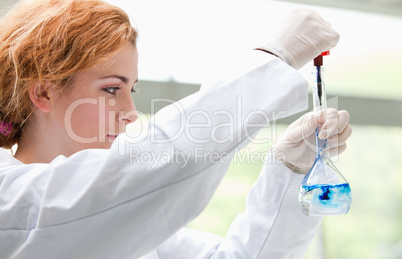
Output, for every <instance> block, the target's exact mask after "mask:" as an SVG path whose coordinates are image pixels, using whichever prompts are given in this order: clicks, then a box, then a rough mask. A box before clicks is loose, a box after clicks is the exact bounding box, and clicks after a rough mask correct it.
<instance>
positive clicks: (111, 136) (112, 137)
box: [106, 134, 117, 141]
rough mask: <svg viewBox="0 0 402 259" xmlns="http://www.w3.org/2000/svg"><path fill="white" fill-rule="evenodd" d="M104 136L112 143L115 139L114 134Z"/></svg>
mask: <svg viewBox="0 0 402 259" xmlns="http://www.w3.org/2000/svg"><path fill="white" fill-rule="evenodd" d="M106 136H107V137H108V138H109V139H111V140H112V141H113V140H115V139H116V138H117V135H114V134H107V135H106Z"/></svg>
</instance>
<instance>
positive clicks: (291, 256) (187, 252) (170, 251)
mask: <svg viewBox="0 0 402 259" xmlns="http://www.w3.org/2000/svg"><path fill="white" fill-rule="evenodd" d="M268 162H269V163H266V164H265V165H264V167H263V169H262V171H261V173H260V176H259V178H258V180H257V182H256V183H255V184H254V185H253V187H252V188H251V190H250V192H249V193H248V196H247V201H246V210H245V212H243V213H241V214H239V215H238V216H237V217H236V219H235V220H234V221H233V223H232V224H231V226H230V228H229V231H228V233H227V235H226V237H225V238H221V237H218V236H215V235H211V234H208V233H203V232H200V231H197V230H190V229H184V230H182V231H180V232H178V233H177V234H176V235H175V236H173V237H172V238H171V239H169V240H168V241H167V242H165V243H164V244H162V245H161V246H160V247H159V248H158V250H157V254H158V258H161V259H164V258H200V259H201V258H222V259H223V258H242V259H247V258H264V259H270V258H274V259H275V258H281V259H299V258H303V255H304V253H305V252H306V250H307V248H308V245H309V244H310V242H311V240H312V239H313V237H314V235H315V233H316V232H317V230H318V228H319V225H320V223H321V221H322V217H308V216H305V215H303V214H302V212H301V211H300V208H299V205H298V202H297V194H298V187H299V184H300V182H301V181H302V179H303V177H304V176H303V175H300V174H295V173H293V172H292V171H291V170H290V169H289V168H287V167H286V166H284V165H283V164H280V163H277V162H275V161H274V158H273V157H270V156H268Z"/></svg>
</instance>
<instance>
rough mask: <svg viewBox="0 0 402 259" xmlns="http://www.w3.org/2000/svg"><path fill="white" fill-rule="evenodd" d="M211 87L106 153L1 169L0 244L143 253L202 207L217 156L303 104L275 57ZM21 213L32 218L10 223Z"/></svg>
mask: <svg viewBox="0 0 402 259" xmlns="http://www.w3.org/2000/svg"><path fill="white" fill-rule="evenodd" d="M263 55H266V56H265V57H267V56H269V55H267V54H265V53H264V54H263ZM217 82H218V83H216V84H210V85H208V87H207V88H203V89H202V90H201V91H200V92H198V93H196V94H194V95H191V96H189V97H187V98H185V99H183V100H181V101H180V102H178V103H177V104H174V105H170V106H168V107H166V108H164V109H163V110H161V111H160V112H158V113H157V114H156V115H155V116H154V117H153V118H152V119H151V123H150V132H149V134H147V135H145V136H142V137H140V138H133V137H132V136H129V134H123V135H121V136H119V137H118V139H117V140H116V141H115V142H114V143H113V145H112V147H111V149H109V150H83V151H80V152H78V153H76V154H74V155H72V156H71V157H69V158H65V157H58V158H56V159H55V160H54V161H52V163H50V164H30V165H22V166H11V167H9V168H7V170H5V171H3V172H2V173H3V174H2V178H1V179H2V185H1V186H0V187H1V193H2V195H3V197H6V196H7V198H6V199H4V201H6V203H5V204H15V206H14V207H12V209H9V207H7V213H6V214H4V213H3V214H2V213H0V222H6V223H7V224H5V225H3V226H2V229H6V230H7V231H6V232H1V231H0V238H1V240H7V238H3V237H2V235H6V236H7V233H10V231H12V230H19V229H22V230H23V232H20V233H21V235H23V236H22V237H21V236H20V237H21V238H20V239H19V241H18V242H21V240H23V242H22V243H17V242H12V240H11V241H10V242H8V241H7V242H8V243H7V242H5V243H3V245H4V246H8V247H9V249H8V250H7V251H9V252H10V254H12V255H13V258H136V257H139V256H141V255H144V254H147V253H149V252H150V251H152V250H153V249H155V248H156V247H157V246H158V245H160V244H161V243H163V242H164V241H165V240H167V239H168V238H169V237H171V236H172V235H173V234H174V233H176V232H177V231H178V230H179V229H180V228H182V227H183V226H185V225H186V224H187V223H189V222H190V221H191V220H192V219H194V218H195V217H196V216H197V215H198V214H199V213H200V212H201V211H202V210H203V209H204V208H205V207H206V205H207V204H208V202H209V200H210V199H211V197H212V195H213V193H214V192H215V190H216V188H217V186H218V185H219V183H220V181H221V179H222V177H223V176H224V174H225V172H226V170H227V168H228V167H229V163H222V162H221V156H220V155H223V154H225V155H230V154H233V153H234V151H235V150H236V149H237V148H241V147H242V146H244V145H245V144H247V143H248V141H249V140H250V139H251V136H253V135H255V134H256V133H257V132H258V130H259V129H260V128H262V127H263V126H264V125H266V123H269V121H270V120H272V119H276V118H277V117H278V114H280V115H282V116H288V115H292V114H294V113H296V112H299V111H301V110H303V109H305V108H306V106H307V88H308V87H307V84H306V82H305V80H304V79H303V78H302V77H301V75H300V74H299V73H298V72H297V71H295V70H294V69H293V68H291V67H289V66H288V65H286V64H285V63H283V62H282V61H281V60H279V59H274V60H268V61H267V60H265V61H264V58H260V59H259V60H258V61H255V62H254V61H253V62H250V63H247V64H245V66H244V69H241V72H239V73H237V75H235V76H233V77H231V78H230V79H228V80H222V81H217ZM3 197H2V198H3ZM0 209H1V208H0ZM20 215H28V216H27V217H26V218H25V217H24V218H23V219H22V220H21V222H18V224H17V223H16V221H13V220H10V219H11V218H12V217H20ZM9 235H10V234H8V236H9Z"/></svg>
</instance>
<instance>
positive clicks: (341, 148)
mask: <svg viewBox="0 0 402 259" xmlns="http://www.w3.org/2000/svg"><path fill="white" fill-rule="evenodd" d="M346 147H347V145H346V143H345V144H343V145H340V146H338V147H336V148H330V149H329V150H328V154H329V156H330V157H334V156H339V155H340V154H342V153H343V152H344V151H345V150H346Z"/></svg>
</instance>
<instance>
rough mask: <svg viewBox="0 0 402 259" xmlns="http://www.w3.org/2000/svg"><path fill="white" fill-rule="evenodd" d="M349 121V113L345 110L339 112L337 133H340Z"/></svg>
mask: <svg viewBox="0 0 402 259" xmlns="http://www.w3.org/2000/svg"><path fill="white" fill-rule="evenodd" d="M349 119H350V115H349V112H347V111H345V110H342V111H339V125H338V133H342V132H343V131H344V130H345V129H346V127H347V126H348V123H349Z"/></svg>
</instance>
